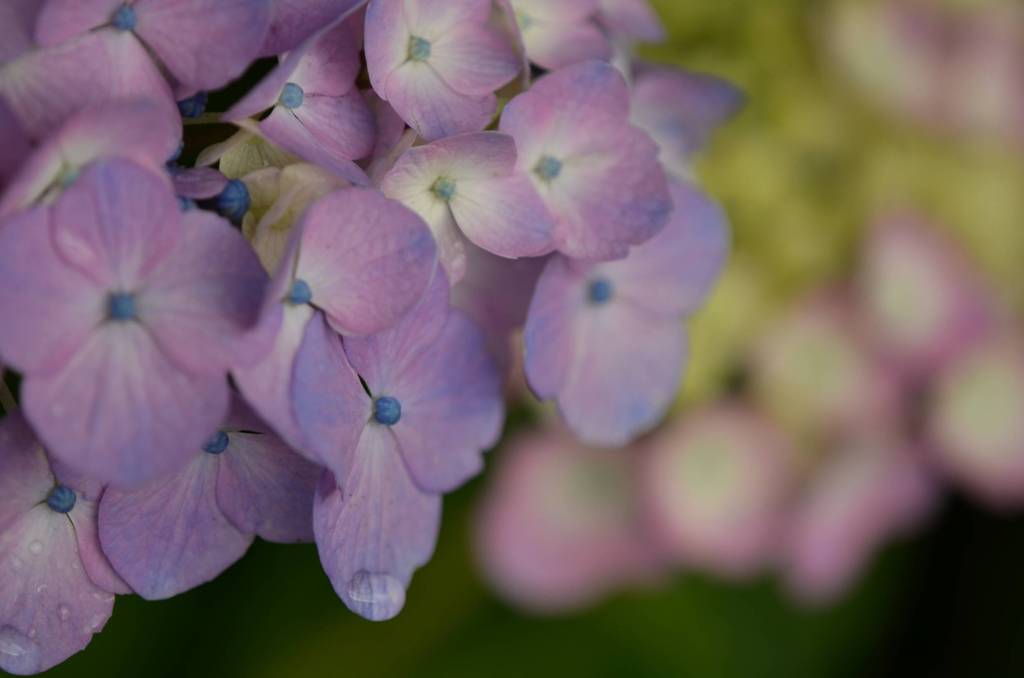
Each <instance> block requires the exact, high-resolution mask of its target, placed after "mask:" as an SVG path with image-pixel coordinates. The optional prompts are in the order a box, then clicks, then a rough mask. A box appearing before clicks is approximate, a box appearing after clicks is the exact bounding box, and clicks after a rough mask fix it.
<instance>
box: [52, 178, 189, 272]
mask: <svg viewBox="0 0 1024 678" xmlns="http://www.w3.org/2000/svg"><path fill="white" fill-rule="evenodd" d="M52 214H53V217H52V219H53V222H52V226H51V231H52V237H53V242H54V246H55V247H56V250H57V253H58V255H59V256H60V257H61V258H62V259H63V260H64V261H65V262H66V263H67V264H69V265H70V266H73V267H75V268H77V269H78V270H79V271H81V272H82V273H84V274H85V275H87V276H88V277H89V278H91V279H92V280H94V281H95V282H96V283H97V284H99V285H103V286H104V287H105V288H106V289H110V290H115V289H116V290H121V291H126V292H128V291H134V290H136V289H137V288H138V287H139V285H140V283H142V282H143V281H144V280H145V278H146V276H147V275H148V273H149V272H150V271H151V270H152V269H153V267H154V266H156V265H158V264H159V263H160V262H161V261H162V260H164V259H165V258H166V257H167V256H168V254H169V253H170V252H171V251H173V249H174V248H175V246H176V245H177V243H178V240H179V238H180V237H181V228H180V227H179V226H178V222H180V220H181V210H180V208H179V206H178V201H177V200H176V199H175V198H174V194H173V193H172V192H171V190H170V180H169V178H167V177H166V176H163V175H162V174H156V173H154V172H151V171H148V170H145V169H143V168H142V167H141V166H139V165H136V164H135V163H133V162H130V161H127V160H124V159H119V158H114V159H108V160H105V161H103V162H102V163H94V164H93V165H91V166H89V167H88V168H86V170H85V171H83V172H82V174H81V176H80V177H79V178H78V179H77V180H76V181H75V182H74V183H73V184H72V185H71V187H70V188H68V189H67V190H66V191H65V192H64V194H63V195H62V196H61V199H60V200H58V201H57V203H56V204H55V205H54V206H53V209H52Z"/></svg>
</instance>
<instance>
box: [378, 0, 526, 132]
mask: <svg viewBox="0 0 1024 678" xmlns="http://www.w3.org/2000/svg"><path fill="white" fill-rule="evenodd" d="M492 12H493V4H492V0H371V2H370V4H369V7H368V9H367V11H366V66H367V69H368V71H369V74H370V82H371V83H373V89H374V90H375V91H376V92H377V94H378V95H380V97H381V98H383V99H384V100H386V101H388V102H389V103H390V104H391V105H392V106H393V107H394V109H395V110H396V111H397V112H398V114H399V115H401V116H402V118H403V119H405V121H406V122H407V123H409V125H410V126H411V127H412V128H413V129H415V130H416V131H417V132H419V134H420V136H422V137H424V138H426V139H427V140H429V141H434V140H437V139H440V138H442V137H446V136H452V135H454V134H459V133H463V132H478V131H480V130H482V129H484V128H485V127H487V125H488V124H489V123H490V122H491V119H492V118H493V117H494V113H495V111H496V110H497V98H496V97H495V95H494V92H495V91H496V90H498V89H500V88H501V87H503V86H505V85H507V84H508V83H509V82H511V81H512V80H513V78H515V76H516V74H517V73H519V71H520V68H521V63H520V60H519V57H518V56H517V55H516V52H515V49H514V48H513V46H512V45H511V44H510V43H509V41H508V39H507V38H506V37H505V36H504V35H503V34H502V33H501V31H499V30H498V29H497V28H494V27H492V26H491V25H490V23H489V20H490V18H491V13H492Z"/></svg>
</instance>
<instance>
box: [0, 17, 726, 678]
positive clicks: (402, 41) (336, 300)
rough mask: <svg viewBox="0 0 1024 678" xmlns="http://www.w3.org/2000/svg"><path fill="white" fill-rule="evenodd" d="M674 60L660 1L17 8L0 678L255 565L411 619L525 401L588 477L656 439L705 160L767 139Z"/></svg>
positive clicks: (718, 229) (696, 251) (5, 305)
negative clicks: (701, 150) (270, 557)
mask: <svg viewBox="0 0 1024 678" xmlns="http://www.w3.org/2000/svg"><path fill="white" fill-rule="evenodd" d="M661 34H662V28H661V26H660V25H659V23H658V21H657V19H656V17H655V16H654V15H653V13H652V11H651V9H650V8H649V7H648V6H647V4H646V2H645V0H564V1H563V0H559V2H549V1H548V0H370V1H369V2H366V1H365V0H363V1H362V2H360V1H358V0H288V1H284V0H227V1H225V0H48V1H45V2H37V1H36V0H13V1H7V2H5V3H4V4H3V5H2V6H0V146H2V148H3V155H2V158H0V191H2V193H0V218H2V221H0V317H2V319H3V320H2V322H0V358H2V360H3V362H4V364H5V365H6V366H7V367H8V368H9V371H8V372H7V375H6V376H7V383H8V385H9V386H10V387H11V388H10V389H9V388H8V386H7V385H5V386H4V388H3V389H2V390H3V391H4V393H3V395H4V409H5V410H6V411H7V414H6V416H5V417H4V419H3V420H2V422H0V668H3V669H4V670H6V671H8V672H11V673H16V674H31V673H35V672H39V671H43V670H46V669H48V668H49V667H52V666H54V665H56V664H58V663H60V662H62V661H64V660H65V659H67V658H68V657H69V656H71V655H72V654H74V653H76V652H78V651H80V650H81V649H83V648H84V647H85V646H86V645H87V644H88V643H89V642H90V639H91V638H92V636H93V634H94V633H96V632H98V631H99V630H100V629H102V628H103V626H104V624H105V623H106V621H107V619H108V618H109V617H110V615H111V613H112V610H113V606H114V601H115V595H116V594H130V593H134V594H137V595H139V596H142V597H143V598H146V599H153V600H157V599H164V598H168V597H171V596H174V595H177V594H180V593H182V592H184V591H186V590H189V589H191V588H193V587H195V586H197V585H200V584H202V583H204V582H207V581H209V580H211V579H213V578H215V577H216V576H218V575H219V574H220V573H221V572H223V571H224V570H225V569H226V568H228V567H229V566H230V565H231V564H232V563H234V562H236V561H237V560H238V559H240V558H241V557H242V556H243V555H244V553H245V552H246V550H247V549H248V548H249V545H250V544H251V543H252V541H253V539H254V538H255V537H257V536H258V537H261V538H263V539H267V540H272V541H277V542H308V541H315V542H316V544H317V547H318V550H319V553H320V558H321V561H322V563H323V567H324V570H325V572H326V574H327V576H328V577H329V578H330V580H331V582H332V584H333V586H334V589H335V590H336V591H337V593H338V595H339V596H340V598H341V599H342V600H343V601H344V603H345V604H346V605H347V606H348V607H349V608H350V609H351V610H352V611H354V612H355V613H357V614H359V615H361V616H363V617H366V618H368V619H371V620H385V619H389V618H391V617H393V616H394V615H396V614H398V612H399V611H400V610H401V608H402V607H403V604H404V601H405V595H406V588H407V586H408V585H409V583H410V580H411V578H412V575H413V572H414V571H415V570H416V569H417V568H418V567H419V566H421V565H423V564H424V563H425V562H427V560H428V559H429V558H430V557H431V554H432V552H433V549H434V545H435V541H436V537H437V532H438V527H439V523H440V519H441V503H442V496H443V495H444V494H445V493H447V492H450V491H452V490H454V489H455V488H457V487H459V486H461V485H462V484H464V483H465V482H466V481H467V480H468V479H469V478H471V477H472V476H475V475H476V474H478V473H479V472H480V471H481V469H482V467H483V456H482V455H483V452H484V451H486V450H487V449H488V448H490V447H492V446H494V445H495V444H496V443H497V442H498V440H499V438H500V436H501V433H502V429H503V423H504V419H505V388H506V383H507V382H508V380H509V379H510V375H522V374H523V373H525V375H526V377H527V379H528V381H529V385H530V387H531V388H532V390H533V392H534V393H535V394H536V396H537V398H538V399H539V400H542V401H555V402H557V405H558V409H559V410H560V411H561V414H562V417H563V418H564V421H565V423H566V425H567V427H568V428H569V429H570V430H571V431H572V432H573V434H574V435H575V436H577V437H578V438H579V439H580V440H583V441H585V442H586V443H588V444H591V445H600V446H616V445H621V444H624V443H627V442H629V441H630V440H632V439H634V438H635V437H636V436H638V435H640V434H642V433H644V432H645V431H647V430H649V429H651V428H652V427H654V426H655V425H657V423H658V422H659V420H660V419H661V418H662V417H663V416H664V414H665V413H666V412H667V411H668V409H669V406H670V404H671V402H672V400H673V399H674V396H675V393H676V391H677V387H678V384H679V382H680V379H681V376H682V372H683V367H684V362H685V355H686V350H685V328H684V320H685V318H686V317H687V316H688V315H689V314H691V313H692V312H693V311H694V310H695V309H696V308H697V307H698V306H699V305H700V304H701V302H702V300H703V298H704V296H705V295H706V293H707V291H708V290H709V289H710V287H711V285H712V284H713V282H714V280H715V279H716V277H717V276H718V273H719V271H720V268H721V266H722V264H723V262H724V259H725V257H726V251H727V242H728V237H727V235H726V230H725V223H724V219H723V218H722V215H721V212H720V211H719V210H718V209H717V208H716V207H715V206H714V204H713V203H711V202H710V201H709V200H708V199H707V198H706V197H705V196H703V195H702V194H701V193H700V191H699V190H698V189H697V188H695V187H694V186H693V184H692V178H690V177H689V176H688V175H687V174H686V169H685V168H686V165H687V163H686V158H687V156H688V155H689V154H690V153H692V152H693V150H695V149H696V148H697V147H699V146H700V144H701V143H702V142H703V140H704V138H705V137H706V136H707V134H708V132H709V131H710V129H711V128H712V127H713V126H714V125H715V124H716V123H717V122H718V121H720V120H721V119H722V118H724V117H726V116H728V115H729V114H731V113H732V112H733V111H734V110H735V109H736V108H737V106H738V105H739V96H738V94H737V92H736V91H735V90H734V89H733V88H732V87H730V86H729V85H727V84H726V83H723V82H720V81H717V80H714V79H712V78H707V77H705V76H699V75H695V74H688V73H683V72H676V71H672V70H668V69H663V68H660V67H654V66H648V65H640V64H637V63H635V62H633V60H632V59H631V57H630V47H631V45H632V44H633V43H634V42H636V41H639V40H656V39H658V38H660V37H661ZM264 58H266V59H274V61H261V59H264ZM613 61H614V63H615V65H614V66H613V65H612V63H613ZM254 64H255V66H254ZM243 76H244V77H243ZM260 76H262V77H260ZM239 78H242V79H241V80H238V79H239ZM235 81H238V82H242V83H252V86H251V87H249V88H248V90H247V91H243V92H241V93H240V96H238V95H237V94H232V92H233V91H234V90H237V89H238V88H237V86H233V87H234V90H233V89H232V87H229V84H230V83H232V82H235ZM218 101H224V106H223V108H224V109H226V110H223V112H220V113H207V112H206V110H205V109H206V107H207V105H208V104H209V105H211V106H212V104H213V103H214V102H218ZM183 118H184V119H185V125H184V126H183V124H182V119H183ZM207 122H218V123H231V124H233V125H234V126H235V130H234V132H235V133H234V134H233V136H230V138H225V137H227V136H229V135H224V136H222V137H221V138H220V139H219V140H216V139H214V140H215V141H218V143H214V144H213V145H209V146H207V147H205V148H199V147H198V146H197V144H196V137H199V136H201V135H197V134H195V132H196V130H209V129H213V128H210V127H208V126H206V125H204V124H203V123H207ZM659 155H660V157H661V158H662V159H663V160H664V163H663V162H662V161H661V160H659ZM185 159H188V161H189V163H188V165H189V166H186V164H185V163H184V161H185ZM193 159H194V160H195V161H194V162H192V161H193ZM666 167H667V168H668V169H666ZM523 328H525V331H520V330H522V329H523ZM516 337H520V339H518V340H517V339H516ZM14 387H16V388H14ZM12 391H13V392H12ZM14 393H16V394H17V397H15V395H14Z"/></svg>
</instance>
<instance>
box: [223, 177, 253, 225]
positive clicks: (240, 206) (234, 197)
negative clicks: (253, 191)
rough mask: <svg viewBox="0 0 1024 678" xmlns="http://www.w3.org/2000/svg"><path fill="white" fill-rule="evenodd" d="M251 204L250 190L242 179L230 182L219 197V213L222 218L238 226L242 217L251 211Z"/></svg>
mask: <svg viewBox="0 0 1024 678" xmlns="http://www.w3.org/2000/svg"><path fill="white" fill-rule="evenodd" d="M251 204H252V199H251V198H250V197H249V189H248V188H246V186H245V182H244V181H242V180H241V179H232V180H231V181H229V182H228V184H227V186H225V187H224V190H223V191H221V194H220V195H218V196H217V211H218V212H219V213H220V215H221V216H222V217H224V218H225V219H229V220H230V221H232V222H234V223H236V224H238V223H241V221H242V217H244V216H245V213H246V212H248V211H249V207H250V205H251Z"/></svg>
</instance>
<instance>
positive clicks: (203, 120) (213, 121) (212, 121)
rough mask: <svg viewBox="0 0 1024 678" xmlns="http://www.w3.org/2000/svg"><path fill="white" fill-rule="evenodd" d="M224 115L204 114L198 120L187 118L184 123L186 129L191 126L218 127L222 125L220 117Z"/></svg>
mask: <svg viewBox="0 0 1024 678" xmlns="http://www.w3.org/2000/svg"><path fill="white" fill-rule="evenodd" d="M221 115H223V113H203V114H202V115H200V116H199V117H198V118H185V119H184V120H182V122H183V123H184V124H185V126H186V127H188V126H189V125H217V124H219V123H220V121H221V120H220V116H221Z"/></svg>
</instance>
